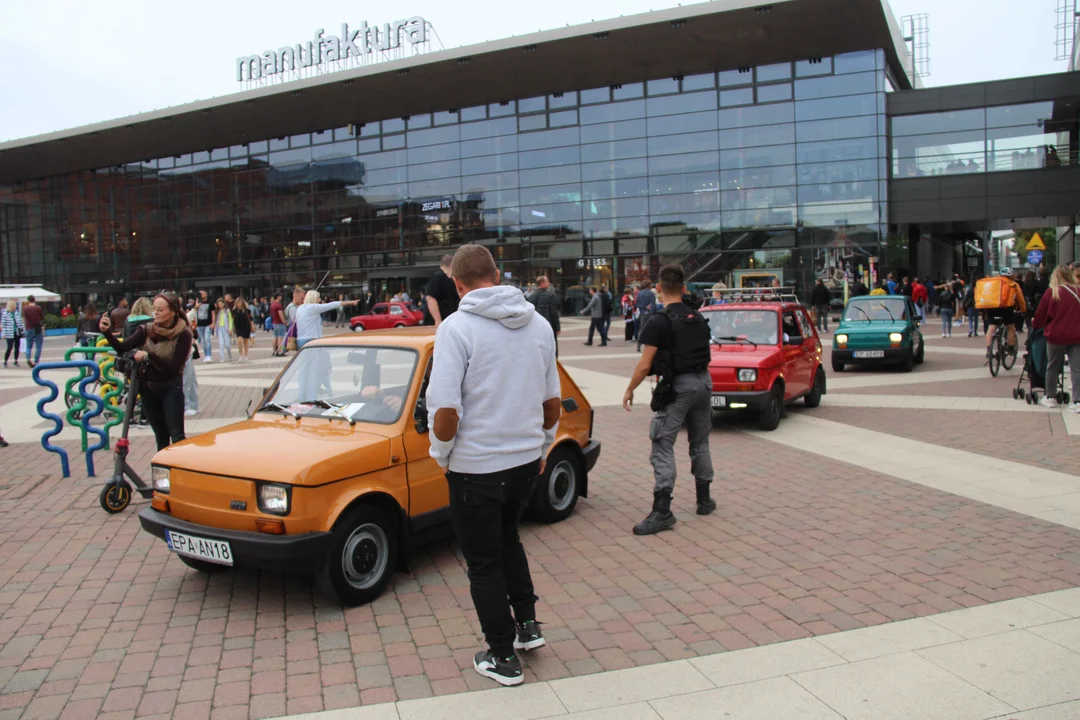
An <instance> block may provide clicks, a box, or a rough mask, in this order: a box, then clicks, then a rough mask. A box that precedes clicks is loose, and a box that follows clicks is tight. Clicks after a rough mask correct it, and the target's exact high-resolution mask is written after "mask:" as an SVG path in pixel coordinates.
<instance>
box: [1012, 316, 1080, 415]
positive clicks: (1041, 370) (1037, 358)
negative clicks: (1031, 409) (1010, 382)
mask: <svg viewBox="0 0 1080 720" xmlns="http://www.w3.org/2000/svg"><path fill="white" fill-rule="evenodd" d="M1046 365H1047V356H1046V337H1045V335H1044V334H1043V331H1042V330H1032V331H1031V332H1030V333H1028V338H1027V342H1025V343H1024V367H1023V370H1022V371H1021V372H1020V379H1019V380H1018V381H1017V383H1016V387H1015V388H1014V389H1013V399H1015V400H1024V401H1025V402H1027V404H1028V405H1035V404H1036V403H1038V402H1039V399H1040V391H1041V392H1042V395H1044V396H1045V394H1046ZM1025 380H1026V381H1027V382H1028V388H1027V389H1026V390H1025V389H1024V388H1023V387H1021V386H1022V385H1023V384H1024V381H1025ZM1058 387H1059V388H1064V387H1065V368H1064V366H1063V367H1062V372H1061V381H1060V382H1059V383H1058ZM1056 399H1057V401H1058V402H1059V403H1062V404H1067V403H1068V402H1069V401H1070V398H1069V393H1067V392H1065V391H1064V390H1058V394H1057V398H1056Z"/></svg>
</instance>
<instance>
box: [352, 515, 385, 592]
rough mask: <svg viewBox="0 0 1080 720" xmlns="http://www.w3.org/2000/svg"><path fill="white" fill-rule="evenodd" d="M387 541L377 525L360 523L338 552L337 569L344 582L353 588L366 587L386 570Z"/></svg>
mask: <svg viewBox="0 0 1080 720" xmlns="http://www.w3.org/2000/svg"><path fill="white" fill-rule="evenodd" d="M389 550H390V543H389V542H388V541H387V539H386V533H385V532H383V529H382V528H381V527H379V526H378V525H375V524H373V523H364V524H363V525H361V526H359V527H358V528H356V529H355V530H353V531H352V533H350V534H349V537H348V539H347V540H346V541H345V547H344V548H343V549H342V551H341V570H342V573H343V574H344V575H345V582H347V583H349V585H351V586H352V587H354V588H356V589H357V590H367V589H368V588H370V587H372V586H373V585H375V583H376V582H378V580H379V578H380V577H382V576H383V574H384V573H385V572H386V564H387V563H388V562H389V561H390V552H389Z"/></svg>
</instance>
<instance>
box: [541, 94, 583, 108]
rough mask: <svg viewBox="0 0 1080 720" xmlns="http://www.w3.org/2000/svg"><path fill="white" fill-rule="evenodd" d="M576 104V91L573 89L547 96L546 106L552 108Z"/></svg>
mask: <svg viewBox="0 0 1080 720" xmlns="http://www.w3.org/2000/svg"><path fill="white" fill-rule="evenodd" d="M577 104H578V102H577V92H576V91H573V90H571V91H570V92H563V93H556V94H554V95H549V96H548V108H550V109H552V110H554V109H555V108H567V107H574V106H575V105H577Z"/></svg>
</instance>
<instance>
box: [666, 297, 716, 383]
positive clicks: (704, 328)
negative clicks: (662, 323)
mask: <svg viewBox="0 0 1080 720" xmlns="http://www.w3.org/2000/svg"><path fill="white" fill-rule="evenodd" d="M664 314H665V315H667V317H668V319H669V320H670V321H671V326H672V331H673V332H672V335H673V337H674V343H673V345H672V347H671V350H670V351H669V352H670V357H671V370H672V373H673V374H675V375H682V374H684V373H691V372H700V371H702V370H705V369H706V368H708V367H709V360H710V359H711V357H712V354H711V352H710V350H709V346H710V344H711V340H712V336H711V335H710V333H709V321H708V320H706V319H705V317H704V316H703V315H702V314H701V313H699V312H698V311H697V310H695V309H694V308H692V307H690V306H689V305H686V304H684V303H673V304H671V305H669V306H668V307H665V308H664Z"/></svg>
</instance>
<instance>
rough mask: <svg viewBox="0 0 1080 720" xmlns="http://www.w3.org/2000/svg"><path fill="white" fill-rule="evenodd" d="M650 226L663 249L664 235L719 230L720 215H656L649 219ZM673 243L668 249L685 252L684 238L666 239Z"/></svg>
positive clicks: (679, 236) (680, 236) (681, 236)
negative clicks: (685, 231) (686, 231)
mask: <svg viewBox="0 0 1080 720" xmlns="http://www.w3.org/2000/svg"><path fill="white" fill-rule="evenodd" d="M651 220H652V226H653V228H654V229H655V231H656V233H657V235H658V236H659V237H657V242H658V244H660V245H661V247H664V243H663V241H664V237H663V236H664V235H671V234H673V233H677V232H679V231H680V230H695V229H696V230H719V229H720V213H683V214H678V215H656V214H653V216H652V217H651ZM668 240H670V241H673V242H672V244H670V245H669V246H668V247H669V248H670V249H671V250H674V251H680V250H681V251H682V252H685V251H686V236H685V235H678V236H676V237H674V238H670V237H669V238H668Z"/></svg>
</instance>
